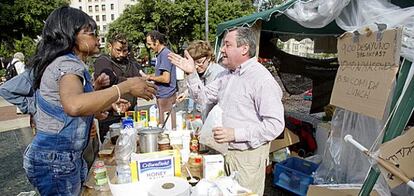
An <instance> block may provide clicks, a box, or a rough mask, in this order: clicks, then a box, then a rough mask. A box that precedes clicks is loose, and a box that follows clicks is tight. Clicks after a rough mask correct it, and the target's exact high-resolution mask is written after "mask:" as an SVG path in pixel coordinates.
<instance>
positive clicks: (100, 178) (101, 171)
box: [93, 160, 109, 191]
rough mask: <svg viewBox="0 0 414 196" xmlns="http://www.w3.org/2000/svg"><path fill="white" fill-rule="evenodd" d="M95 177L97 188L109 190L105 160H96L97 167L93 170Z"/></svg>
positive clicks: (98, 189)
mask: <svg viewBox="0 0 414 196" xmlns="http://www.w3.org/2000/svg"><path fill="white" fill-rule="evenodd" d="M93 174H94V178H95V190H97V191H108V190H109V187H108V177H107V173H106V167H105V164H104V161H102V160H98V161H96V162H95V169H94V170H93Z"/></svg>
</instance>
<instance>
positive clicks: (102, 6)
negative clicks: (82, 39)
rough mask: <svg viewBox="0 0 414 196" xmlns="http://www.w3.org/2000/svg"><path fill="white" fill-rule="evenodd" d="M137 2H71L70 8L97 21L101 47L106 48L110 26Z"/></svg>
mask: <svg viewBox="0 0 414 196" xmlns="http://www.w3.org/2000/svg"><path fill="white" fill-rule="evenodd" d="M137 2H138V0H71V1H70V6H71V7H73V8H78V9H80V10H82V11H84V12H85V13H87V14H88V15H89V16H91V17H92V18H93V19H94V20H95V21H96V24H97V25H98V32H99V39H100V43H101V47H104V46H105V44H106V40H105V35H106V34H107V32H108V30H109V24H110V23H111V22H112V21H114V20H116V19H117V18H118V17H119V16H120V15H121V14H122V12H123V11H124V10H125V8H127V7H129V6H131V5H133V4H136V3H137Z"/></svg>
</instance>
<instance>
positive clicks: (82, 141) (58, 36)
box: [23, 6, 156, 195]
mask: <svg viewBox="0 0 414 196" xmlns="http://www.w3.org/2000/svg"><path fill="white" fill-rule="evenodd" d="M41 37H42V39H41V40H40V41H39V43H38V45H37V49H36V52H35V55H34V57H33V59H32V60H31V61H30V62H29V63H28V65H29V68H30V69H33V73H34V81H33V88H34V89H35V93H36V107H37V112H36V115H35V122H36V135H35V136H34V138H33V140H32V142H31V143H30V144H29V146H28V147H27V148H26V150H25V152H24V157H23V168H24V169H25V171H26V175H27V178H28V179H29V181H30V183H31V184H32V185H33V186H34V187H36V188H37V189H38V191H39V193H40V194H41V195H80V191H81V186H82V183H83V182H84V181H85V179H86V176H87V172H88V171H87V168H86V163H85V161H84V160H83V158H82V154H83V150H84V149H85V147H86V145H87V143H88V139H89V133H90V129H91V126H92V122H93V118H94V116H95V117H97V118H102V117H105V113H102V111H105V110H107V108H109V107H120V108H121V109H123V110H125V109H126V107H127V106H128V102H126V101H123V100H121V96H122V95H124V94H127V93H129V94H132V95H134V96H137V97H142V98H144V99H147V100H149V99H151V98H152V97H153V96H154V94H155V92H156V87H155V86H154V85H153V84H150V83H148V82H146V81H145V79H143V78H139V77H134V78H128V79H127V80H126V81H124V82H122V83H119V84H118V85H113V86H112V87H110V88H106V89H102V87H104V86H107V85H108V83H109V77H108V75H106V74H101V75H100V76H99V77H98V78H97V79H96V80H95V81H94V83H92V78H91V76H90V74H89V72H88V66H87V65H86V64H85V63H84V62H85V60H86V59H87V58H88V57H89V56H91V55H94V54H97V53H99V45H100V44H99V39H98V37H97V33H96V23H95V21H94V20H93V19H92V18H91V17H90V16H89V15H87V14H86V13H84V12H82V11H81V10H79V9H75V8H71V7H67V6H63V7H60V8H57V9H55V10H54V11H53V12H52V13H51V14H50V15H49V16H48V18H47V19H46V21H45V26H44V28H43V31H42V35H41ZM94 90H96V91H94Z"/></svg>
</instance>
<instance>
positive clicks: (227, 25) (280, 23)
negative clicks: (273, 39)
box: [216, 0, 344, 37]
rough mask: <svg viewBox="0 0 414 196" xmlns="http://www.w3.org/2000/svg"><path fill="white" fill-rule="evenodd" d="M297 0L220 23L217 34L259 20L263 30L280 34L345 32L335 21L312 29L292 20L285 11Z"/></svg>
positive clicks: (318, 34)
mask: <svg viewBox="0 0 414 196" xmlns="http://www.w3.org/2000/svg"><path fill="white" fill-rule="evenodd" d="M297 1H298V0H291V1H288V2H286V3H285V4H283V5H281V6H278V7H274V8H272V9H269V10H265V11H263V12H257V13H254V14H252V15H248V16H244V17H241V18H237V19H234V20H230V21H227V22H223V23H220V24H219V25H218V26H217V33H216V35H217V36H218V37H220V36H222V34H223V33H224V32H225V31H226V30H227V29H231V28H233V27H237V26H248V27H251V26H252V25H253V24H254V23H256V22H257V21H259V20H260V21H262V31H273V32H277V33H280V34H290V35H297V34H303V35H307V36H310V35H313V36H326V35H331V36H335V35H341V34H342V33H343V32H344V31H343V30H342V29H340V28H339V27H338V25H336V24H335V23H334V22H333V23H330V24H328V25H327V26H325V27H323V28H318V29H312V28H306V27H303V26H301V25H300V24H298V23H297V22H295V21H293V20H291V19H290V18H289V17H287V16H286V15H285V14H284V12H285V11H286V10H287V9H288V8H290V7H291V6H292V5H294V4H295V3H296V2H297Z"/></svg>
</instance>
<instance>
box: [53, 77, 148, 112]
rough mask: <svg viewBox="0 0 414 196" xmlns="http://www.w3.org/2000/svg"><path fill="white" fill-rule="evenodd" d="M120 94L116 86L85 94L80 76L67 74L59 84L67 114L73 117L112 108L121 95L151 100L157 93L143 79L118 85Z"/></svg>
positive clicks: (129, 79) (130, 79) (130, 80)
mask: <svg viewBox="0 0 414 196" xmlns="http://www.w3.org/2000/svg"><path fill="white" fill-rule="evenodd" d="M118 88H119V92H118V90H117V88H116V87H115V86H112V87H110V88H107V89H104V90H99V91H94V92H89V93H84V92H83V84H82V81H81V79H80V77H79V76H77V75H75V74H66V75H64V76H62V78H61V79H60V82H59V94H60V98H61V103H62V106H63V109H64V110H65V112H66V113H67V114H69V115H71V116H84V115H92V114H95V113H97V112H100V111H103V110H104V109H106V108H108V107H110V106H111V104H112V103H114V102H116V101H117V100H118V97H119V94H121V95H123V94H126V93H130V94H131V95H133V96H136V97H141V98H144V99H146V100H150V99H152V98H153V97H154V95H155V93H156V87H155V85H154V84H150V83H148V82H146V81H145V80H144V79H142V78H138V77H134V78H128V80H127V81H125V82H122V83H120V84H118Z"/></svg>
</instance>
